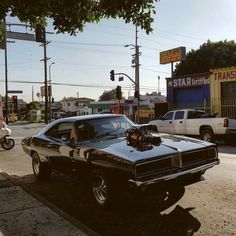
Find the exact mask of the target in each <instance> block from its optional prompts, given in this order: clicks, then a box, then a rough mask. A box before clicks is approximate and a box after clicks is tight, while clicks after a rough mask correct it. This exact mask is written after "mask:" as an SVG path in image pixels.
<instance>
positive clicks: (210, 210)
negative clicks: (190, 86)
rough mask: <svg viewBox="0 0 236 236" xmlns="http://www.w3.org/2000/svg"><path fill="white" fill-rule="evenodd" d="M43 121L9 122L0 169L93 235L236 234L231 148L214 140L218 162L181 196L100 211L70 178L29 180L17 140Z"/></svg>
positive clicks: (235, 167)
mask: <svg viewBox="0 0 236 236" xmlns="http://www.w3.org/2000/svg"><path fill="white" fill-rule="evenodd" d="M44 126H45V125H44V124H25V125H17V124H16V125H13V126H12V130H13V135H12V136H13V137H14V138H15V140H16V146H15V147H14V148H13V149H12V150H9V151H5V150H2V149H0V170H2V171H3V172H5V173H7V174H8V175H10V176H11V177H13V178H14V179H16V180H18V181H19V182H21V183H24V184H25V185H26V186H27V188H28V190H29V191H32V192H34V193H35V192H36V193H37V194H38V195H40V196H42V197H43V198H45V199H46V200H47V201H48V202H50V203H53V204H54V205H56V206H57V207H58V208H60V209H62V210H63V211H65V212H67V213H68V214H70V215H71V216H73V217H75V218H76V219H78V220H79V221H81V222H82V223H83V224H85V225H87V226H88V227H90V228H92V229H93V230H95V231H96V232H98V233H99V234H101V235H193V234H194V235H236V207H235V200H236V147H230V146H224V145H219V147H218V148H219V157H220V160H221V163H220V165H219V166H216V167H214V168H212V169H210V170H208V171H207V173H206V174H205V177H206V180H205V181H202V182H199V183H197V184H194V185H191V186H188V187H186V191H185V194H184V196H183V197H182V198H181V199H180V200H179V201H177V202H174V204H173V205H172V206H170V207H169V208H167V209H164V210H163V209H161V208H160V207H159V206H158V204H157V202H156V199H155V198H154V197H153V198H150V199H144V201H140V200H137V201H136V200H133V199H131V200H130V201H129V200H127V201H125V202H121V203H118V204H117V206H114V207H112V208H111V209H108V210H101V209H98V208H96V207H94V206H92V205H91V204H90V202H89V200H88V199H87V195H86V194H85V193H84V192H83V187H82V186H81V185H80V184H79V183H78V182H77V180H76V179H75V178H71V177H66V176H64V175H58V174H54V175H53V176H52V179H51V181H50V182H48V183H40V182H37V181H36V180H35V178H34V176H33V172H32V168H31V159H30V158H29V157H28V156H27V155H26V154H25V153H24V152H23V150H22V148H21V145H20V142H21V139H22V137H27V136H30V135H31V134H35V133H37V132H38V131H39V130H41V129H42V128H43V127H44Z"/></svg>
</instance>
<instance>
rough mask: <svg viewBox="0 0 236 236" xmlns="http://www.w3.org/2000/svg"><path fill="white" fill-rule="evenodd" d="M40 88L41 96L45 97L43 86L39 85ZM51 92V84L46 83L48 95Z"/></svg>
mask: <svg viewBox="0 0 236 236" xmlns="http://www.w3.org/2000/svg"><path fill="white" fill-rule="evenodd" d="M40 90H41V96H42V97H45V86H42V87H40ZM51 94H52V87H51V85H48V96H51Z"/></svg>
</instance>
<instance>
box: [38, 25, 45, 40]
mask: <svg viewBox="0 0 236 236" xmlns="http://www.w3.org/2000/svg"><path fill="white" fill-rule="evenodd" d="M35 39H36V42H40V43H45V41H46V36H45V28H44V27H43V26H41V25H37V26H36V29H35Z"/></svg>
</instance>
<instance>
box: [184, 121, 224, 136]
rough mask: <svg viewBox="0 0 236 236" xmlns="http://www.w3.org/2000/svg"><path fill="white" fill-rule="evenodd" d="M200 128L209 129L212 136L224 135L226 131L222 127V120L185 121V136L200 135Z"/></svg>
mask: <svg viewBox="0 0 236 236" xmlns="http://www.w3.org/2000/svg"><path fill="white" fill-rule="evenodd" d="M202 126H209V127H211V128H212V130H213V132H214V134H225V133H226V129H227V128H226V127H224V118H199V119H186V134H187V135H200V128H201V127H202Z"/></svg>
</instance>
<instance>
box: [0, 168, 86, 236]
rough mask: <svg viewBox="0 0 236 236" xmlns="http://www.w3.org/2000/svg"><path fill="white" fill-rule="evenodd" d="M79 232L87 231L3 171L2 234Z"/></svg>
mask: <svg viewBox="0 0 236 236" xmlns="http://www.w3.org/2000/svg"><path fill="white" fill-rule="evenodd" d="M14 235H17V236H21V235H22V236H23V235H24V236H25V235H29V236H30V235H37V236H41V235H42V236H43V235H47V236H48V235H49V236H50V235H52V236H54V235H57V236H60V235H62V236H64V235H70V236H74V235H79V236H85V235H90V233H85V232H83V231H82V230H80V229H79V228H77V227H76V226H74V225H73V224H71V223H70V222H69V221H67V220H66V219H65V218H63V217H62V216H60V215H59V214H58V213H56V212H55V211H53V210H51V209H50V208H49V207H47V206H46V205H44V204H43V203H42V202H40V201H39V200H37V199H36V198H34V197H32V196H31V195H29V194H28V193H27V192H26V191H24V190H23V189H22V188H21V187H19V186H14V184H12V183H11V181H9V180H8V179H7V178H6V177H5V174H3V173H2V172H1V171H0V236H14Z"/></svg>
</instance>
